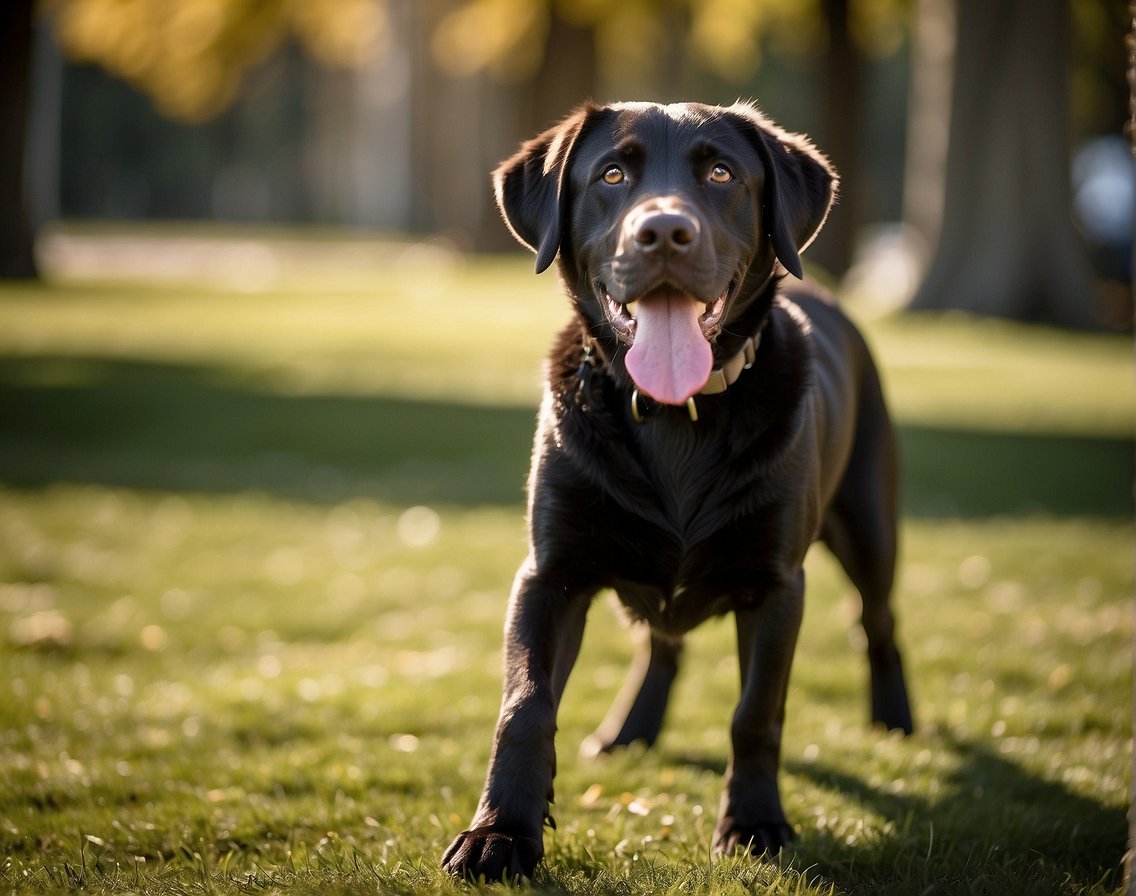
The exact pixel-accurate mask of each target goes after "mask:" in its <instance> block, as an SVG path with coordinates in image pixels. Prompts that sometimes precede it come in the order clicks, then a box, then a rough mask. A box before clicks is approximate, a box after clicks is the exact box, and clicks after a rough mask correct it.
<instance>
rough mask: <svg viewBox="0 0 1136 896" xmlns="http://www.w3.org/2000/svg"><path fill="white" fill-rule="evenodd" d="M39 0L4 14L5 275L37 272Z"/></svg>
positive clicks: (0, 131)
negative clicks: (33, 150)
mask: <svg viewBox="0 0 1136 896" xmlns="http://www.w3.org/2000/svg"><path fill="white" fill-rule="evenodd" d="M34 6H35V3H34V0H9V3H8V4H7V5H6V7H5V10H4V14H3V15H2V16H0V210H2V213H0V277H35V276H37V273H38V272H37V270H36V263H35V251H34V247H35V234H34V232H33V229H32V224H31V218H30V216H29V214H28V205H27V195H26V185H25V181H26V178H25V160H26V145H27V125H28V108H29V100H30V96H31V59H32V27H33V16H34Z"/></svg>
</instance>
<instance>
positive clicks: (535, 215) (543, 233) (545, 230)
mask: <svg viewBox="0 0 1136 896" xmlns="http://www.w3.org/2000/svg"><path fill="white" fill-rule="evenodd" d="M597 110H598V107H597V106H594V105H592V104H591V103H588V104H586V105H584V106H581V107H580V108H579V109H577V110H575V111H574V112H572V113H571V114H570V115H569V116H568V117H567V118H565V119H564V120H563V121H561V122H560V123H559V124H558V125H556V126H555V127H552V128H549V129H548V130H547V131H545V132H544V133H543V134H541V135H539V136H538V137H534V138H533V139H531V140H526V141H525V142H524V143H523V144H521V148H520V149H519V150H518V151H517V152H516V153H515V154H514V155H513V156H512V157H510V158H508V159H506V160H505V161H504V162H502V163H501V165H500V167H498V168H497V170H496V171H494V172H493V188H494V192H495V194H496V196H497V207H498V208H500V209H501V214H502V216H503V217H504V218H505V223H506V224H507V225H508V226H509V230H510V231H512V234H513V236H515V237H516V238H517V239H518V240H519V241H520V242H522V243H524V244H525V245H526V246H528V247H529V248H530V249H532V250H533V251H534V252H536V272H537V273H538V274H539V273H540V272H541V271H543V270H545V269H546V268H547V267H548V266H549V265H550V264H552V262H553V259H555V258H556V253H557V252H558V251H560V236H561V213H562V209H561V197H562V195H563V189H564V178H565V172H566V171H567V169H568V160H569V157H570V156H571V154H572V148H573V147H574V146H575V144H576V141H577V140H578V139H579V137H580V134H581V133H582V132H583V130H584V126H585V123H586V122H587V121H588V119H589V117H591V115H592V114H593V113H595V112H596V111H597Z"/></svg>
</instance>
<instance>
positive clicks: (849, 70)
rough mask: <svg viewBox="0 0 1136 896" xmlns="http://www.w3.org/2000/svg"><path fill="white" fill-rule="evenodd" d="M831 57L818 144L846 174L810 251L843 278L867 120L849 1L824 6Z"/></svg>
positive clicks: (830, 0) (856, 213)
mask: <svg viewBox="0 0 1136 896" xmlns="http://www.w3.org/2000/svg"><path fill="white" fill-rule="evenodd" d="M822 8H823V13H824V18H825V21H826V22H827V23H828V52H827V53H826V54H825V57H824V134H823V138H818V144H819V145H820V148H821V149H822V150H823V151H824V153H825V155H827V156H828V157H829V158H830V159H832V163H833V164H834V165H835V166H836V170H837V171H838V172H839V173H840V174H841V176H842V180H841V183H840V194H839V201H838V204H837V206H836V208H835V209H834V210H833V213H832V214H831V215H830V216H829V218H828V221H827V222H826V223H825V225H824V229H823V230H821V232H820V236H818V237H817V240H816V242H815V243H814V244H813V245H812V246H811V247H809V252H808V257H809V260H810V261H813V262H816V263H817V264H819V265H820V266H821V267H823V268H824V269H825V270H827V271H828V272H829V273H830V274H832V275H833V276H835V277H837V278H840V277H842V276H844V274H845V273H847V271H848V268H849V266H850V265H851V263H852V250H853V241H854V239H855V236H856V228H857V227H858V226H859V225H860V223H861V222H860V210H861V208H862V206H863V204H862V202H861V199H860V189H859V188H860V186H861V185H862V184H863V181H862V180H861V179H860V178H859V177H857V174H858V172H859V171H860V170H861V168H862V166H861V165H860V134H861V130H862V122H863V115H864V108H863V107H864V103H863V76H862V71H861V67H860V54H859V53H858V52H857V50H856V46H855V43H854V41H853V40H852V30H851V27H850V23H849V15H850V12H851V10H850V2H849V0H824V2H823V3H822Z"/></svg>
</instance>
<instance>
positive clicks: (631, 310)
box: [626, 299, 639, 317]
mask: <svg viewBox="0 0 1136 896" xmlns="http://www.w3.org/2000/svg"><path fill="white" fill-rule="evenodd" d="M626 307H627V313H628V314H630V315H631V316H632V317H636V316H637V315H638V313H639V300H638V299H636V300H635V301H633V302H628V303H627V306H626Z"/></svg>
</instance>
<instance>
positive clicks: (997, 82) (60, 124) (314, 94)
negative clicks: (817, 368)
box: [0, 0, 1132, 327]
mask: <svg viewBox="0 0 1136 896" xmlns="http://www.w3.org/2000/svg"><path fill="white" fill-rule="evenodd" d="M9 8H10V9H11V10H12V12H11V14H10V16H9V17H8V18H7V20H6V22H5V25H4V29H5V32H4V39H5V41H6V44H5V45H6V46H14V45H16V44H17V43H18V42H19V41H20V40H24V42H25V43H26V44H27V47H26V48H25V52H24V55H23V57H21V56H20V54H18V53H11V52H10V53H8V54H6V57H5V58H6V60H7V61H5V62H2V63H0V66H3V67H5V68H6V70H7V71H8V72H9V73H11V74H12V77H10V78H6V80H7V81H8V82H9V83H8V84H7V85H6V88H5V94H4V95H3V97H2V102H0V112H2V114H3V115H4V116H6V117H7V119H8V121H9V123H10V124H11V127H10V128H8V129H7V131H6V132H7V134H8V135H9V136H7V137H5V138H4V147H5V149H4V150H3V152H2V153H0V165H4V166H5V168H6V169H7V170H12V171H14V172H19V171H20V170H21V169H23V172H24V173H23V174H22V175H21V176H20V177H19V178H17V181H18V183H19V184H24V185H26V189H25V190H24V193H25V196H24V197H23V199H24V202H25V206H26V209H27V212H26V215H25V216H24V218H22V219H20V218H18V217H15V216H14V218H13V220H14V221H17V222H22V223H12V224H5V225H3V226H2V227H0V243H4V244H6V245H15V246H16V247H17V248H16V249H15V250H13V249H11V248H7V249H4V250H3V251H0V262H3V259H5V258H7V259H12V258H18V257H19V255H20V252H21V251H22V252H23V261H22V262H20V263H15V264H13V263H12V262H11V261H8V262H3V264H2V265H0V267H2V268H3V271H4V272H5V273H7V274H8V275H9V276H10V275H12V274H20V273H25V274H26V273H30V272H32V271H34V255H33V254H32V252H31V249H30V246H31V242H32V241H31V237H30V236H29V234H34V232H35V231H36V229H37V228H38V227H39V226H40V225H42V224H43V223H44V222H47V221H51V220H55V219H58V218H65V219H74V218H84V219H108V218H109V219H128V220H138V219H153V218H162V219H207V220H221V221H237V222H256V223H265V222H270V223H289V224H292V223H296V224H320V225H330V226H335V227H349V228H358V229H364V230H366V231H371V232H381V233H410V234H418V235H434V236H438V235H440V236H441V237H442V238H444V239H445V240H447V241H449V242H450V243H452V244H453V245H454V246H455V247H457V248H459V249H469V250H502V249H505V248H511V244H510V242H509V239H508V235H507V233H506V232H505V229H504V228H503V227H501V226H500V225H499V224H498V222H497V214H496V210H495V209H494V207H493V203H492V197H491V194H490V191H489V186H488V177H487V173H488V171H489V170H491V168H492V167H493V166H494V165H495V164H496V162H497V161H499V160H500V159H501V158H503V157H504V156H505V155H507V154H508V153H509V152H511V151H512V149H513V148H514V147H515V146H516V144H517V143H518V142H519V141H520V140H522V139H524V138H525V137H526V136H529V135H531V134H533V133H535V132H536V131H537V130H539V129H541V128H544V127H546V126H548V125H549V124H550V123H552V122H553V121H555V120H556V119H557V118H559V117H560V116H562V115H563V114H565V113H566V112H567V111H568V110H569V109H570V108H571V107H572V106H574V105H576V104H578V103H579V102H581V101H582V100H584V99H585V98H588V97H593V98H595V99H598V100H601V101H605V100H617V99H633V98H634V99H639V98H652V99H658V100H663V101H673V100H680V99H691V98H697V99H700V100H703V101H707V102H721V103H728V102H732V101H733V100H734V99H735V98H738V97H747V98H748V97H754V98H756V99H757V100H758V101H759V103H761V104H762V105H763V106H764V107H765V108H766V109H767V110H768V111H769V112H770V114H771V115H772V116H773V117H774V118H775V119H777V120H778V121H779V122H780V123H781V124H782V125H784V126H785V127H787V128H789V129H790V130H798V131H806V132H808V133H809V134H810V135H812V136H813V138H814V139H815V141H816V142H817V144H818V145H819V146H820V147H822V149H824V150H825V151H826V152H827V153H828V154H829V155H830V156H831V157H832V158H833V160H834V162H835V163H836V165H837V167H838V169H839V170H840V171H841V172H842V174H843V177H844V180H843V190H842V196H841V203H840V206H839V208H838V210H837V213H836V214H834V215H833V216H832V217H831V218H830V221H829V224H828V225H827V227H826V230H825V232H824V233H823V234H822V236H821V238H820V239H819V240H818V241H817V243H816V245H815V246H814V247H813V248H812V249H811V250H810V253H809V257H810V260H811V261H812V262H813V263H814V264H815V265H817V266H819V268H820V269H821V270H823V271H824V272H826V273H827V274H828V275H830V276H831V277H832V278H834V279H844V280H845V281H846V286H849V287H850V288H851V289H852V291H857V290H859V291H860V292H862V293H870V294H872V296H873V297H874V300H875V301H876V302H877V303H878V304H880V305H881V306H882V307H885V308H892V307H899V306H902V305H904V304H907V303H910V302H911V301H912V300H914V302H915V304H916V305H917V306H921V307H928V308H941V307H963V308H966V309H968V310H972V311H978V312H987V313H995V314H999V315H1001V316H1007V317H1016V318H1020V319H1025V320H1040V321H1044V322H1049V323H1056V324H1062V325H1068V326H1076V327H1086V326H1087V327H1093V326H1100V325H1102V324H1105V325H1109V326H1121V327H1127V326H1128V325H1129V322H1130V320H1131V300H1130V290H1129V284H1130V282H1131V232H1132V215H1131V205H1132V166H1131V159H1130V157H1128V156H1127V155H1126V154H1125V153H1123V152H1121V151H1120V150H1121V149H1122V148H1123V142H1122V137H1121V134H1122V131H1123V127H1124V124H1125V121H1126V116H1127V98H1128V90H1127V84H1126V81H1125V70H1126V60H1125V49H1124V34H1125V32H1126V31H1127V29H1128V24H1129V20H1128V8H1127V4H1126V3H1125V2H1124V0H1038V2H1033V0H1028V2H1027V0H993V2H991V0H800V2H793V0H413V2H412V0H179V2H177V3H173V2H169V0H38V2H36V0H16V2H12V3H11V4H10V5H9ZM21 10H23V11H24V12H26V16H22V15H21V12H20V11H21ZM25 20H26V23H27V28H26V29H24V28H23V26H22V25H21V22H23V21H25ZM23 30H26V31H27V34H26V35H23V34H22V32H23ZM25 38H26V39H25ZM20 58H25V59H26V65H25V66H24V67H25V68H26V69H27V70H28V77H27V79H26V80H27V90H26V94H27V100H26V102H25V103H24V104H23V105H21V104H20V103H19V102H18V101H17V100H16V99H15V94H16V93H17V85H16V84H15V81H16V80H18V79H17V78H16V77H15V74H16V69H17V67H19V66H20V65H21V63H20ZM952 104H954V105H952ZM17 121H19V122H22V123H23V124H22V126H20V127H17V126H16V122H17ZM17 137H18V140H17ZM1102 138H1107V139H1105V140H1104V141H1103V143H1102ZM16 143H18V144H19V145H18V146H16ZM21 151H24V152H25V156H24V158H22V159H18V158H16V156H17V155H18V154H19V152H21ZM1074 159H1077V160H1078V164H1077V165H1074V164H1073V162H1074ZM952 172H955V173H954V174H952ZM959 172H961V174H959ZM983 172H984V173H983ZM960 176H961V177H963V178H965V181H964V182H963V183H955V182H952V178H958V177H960ZM0 192H3V191H2V190H0ZM9 193H10V191H9ZM9 193H5V194H4V195H2V196H0V203H4V204H9V203H11V204H12V205H13V206H14V205H15V204H16V199H14V198H10V196H9ZM972 195H973V196H984V197H987V198H988V202H987V207H982V206H981V203H978V202H976V203H971V204H969V205H964V206H963V207H959V203H957V202H955V203H953V204H952V202H951V201H948V199H949V198H950V197H952V196H953V197H958V196H972ZM25 219H26V220H25ZM1007 222H1009V223H1007ZM1038 222H1043V226H1040V227H1039V226H1038ZM1074 225H1075V226H1076V228H1077V232H1074ZM21 228H22V229H23V230H24V231H26V232H25V233H24V234H23V236H21V234H19V233H17V232H16V231H17V230H19V229H21ZM960 253H961V255H960ZM960 257H961V258H963V259H970V258H972V257H973V258H975V259H976V261H975V262H974V263H973V264H969V263H968V264H966V265H965V266H966V267H968V268H970V269H972V272H971V276H969V277H968V278H966V279H964V280H961V281H960V280H958V278H957V276H956V273H957V269H958V268H959V267H960V266H963V263H962V262H960V260H959V259H960ZM1039 269H1044V271H1045V273H1044V275H1039V274H1038V273H1037V271H1038V270H1039ZM921 284H922V289H921V290H920V289H919V287H920V285H921Z"/></svg>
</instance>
